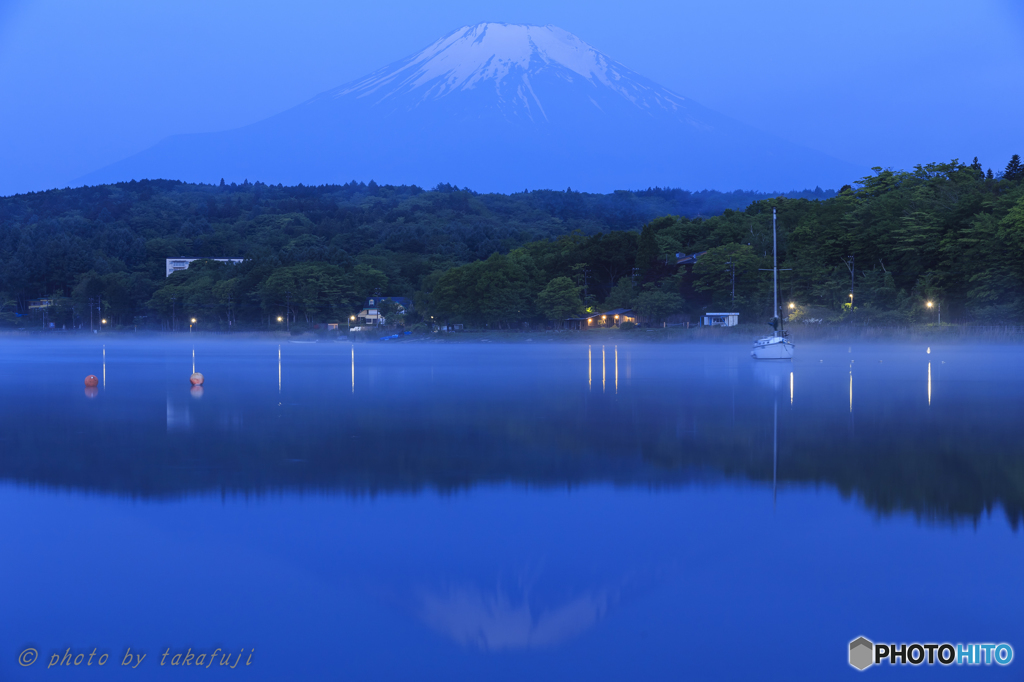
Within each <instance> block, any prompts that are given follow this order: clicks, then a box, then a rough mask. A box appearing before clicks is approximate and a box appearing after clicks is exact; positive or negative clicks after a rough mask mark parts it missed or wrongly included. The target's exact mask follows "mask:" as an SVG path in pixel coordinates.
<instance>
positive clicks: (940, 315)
mask: <svg viewBox="0 0 1024 682" xmlns="http://www.w3.org/2000/svg"><path fill="white" fill-rule="evenodd" d="M925 305H926V306H928V307H929V308H931V307H932V302H931V301H928V302H927V303H925ZM937 307H938V311H939V324H942V304H941V303H939V304H938V306H937Z"/></svg>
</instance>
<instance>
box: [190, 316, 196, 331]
mask: <svg viewBox="0 0 1024 682" xmlns="http://www.w3.org/2000/svg"><path fill="white" fill-rule="evenodd" d="M195 323H196V318H194V317H193V318H192V319H191V320H189V321H188V333H189V334H191V333H192V325H194V324H195Z"/></svg>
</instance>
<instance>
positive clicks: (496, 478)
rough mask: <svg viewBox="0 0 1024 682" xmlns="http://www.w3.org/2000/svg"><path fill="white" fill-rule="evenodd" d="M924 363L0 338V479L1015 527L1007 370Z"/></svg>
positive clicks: (669, 351) (637, 348)
mask: <svg viewBox="0 0 1024 682" xmlns="http://www.w3.org/2000/svg"><path fill="white" fill-rule="evenodd" d="M581 338H584V339H585V338H586V337H585V336H584V337H581ZM193 350H194V352H195V368H196V369H197V370H198V371H200V372H202V373H203V374H204V375H205V376H206V383H205V385H204V387H203V389H204V390H203V393H202V394H199V393H198V392H196V393H190V386H189V383H188V376H189V373H190V371H191V369H192V362H193V357H192V354H193ZM928 350H929V351H930V352H926V349H925V347H923V346H922V347H917V346H886V345H878V344H874V345H872V344H864V345H860V346H857V347H855V348H854V347H847V346H818V347H814V346H812V345H807V344H804V345H802V347H801V353H800V356H799V358H798V360H796V361H794V362H792V363H790V362H785V363H756V362H753V361H752V360H750V358H749V357H748V356H747V354H746V353H745V352H744V351H743V349H742V347H738V346H731V345H721V346H698V345H680V346H666V345H654V344H650V345H625V344H618V345H616V344H607V343H606V344H603V345H602V344H589V345H588V344H579V345H560V344H558V345H556V344H550V345H547V344H536V345H473V344H412V343H408V344H394V345H387V344H364V345H356V346H351V345H349V344H346V343H321V344H289V343H283V344H277V343H263V342H239V343H229V342H219V341H210V340H205V341H197V342H195V343H194V344H191V343H181V342H177V343H173V342H172V343H169V342H156V341H152V342H139V343H128V342H125V341H119V340H115V341H112V342H110V341H108V342H107V343H105V344H101V343H99V342H94V341H93V340H91V339H90V340H88V341H85V342H78V341H66V342H55V341H53V342H45V343H28V342H7V343H5V344H4V352H3V355H2V357H0V363H2V367H3V372H4V374H5V375H6V380H5V382H4V386H5V388H4V389H3V392H4V395H5V398H6V399H5V401H4V410H3V412H2V416H0V420H2V426H3V434H4V436H3V438H4V442H3V445H4V447H3V449H2V452H0V479H3V480H8V481H14V482H18V483H24V484H30V485H40V486H56V487H64V488H71V489H80V490H89V491H95V492H99V493H109V494H116V495H128V496H137V497H156V498H161V497H175V496H182V495H189V494H196V493H209V492H215V493H220V494H223V495H233V494H240V493H241V494H262V493H268V492H273V491H288V490H295V491H314V490H315V491H334V490H337V491H343V492H345V493H349V494H355V495H362V494H378V493H386V492H413V491H417V490H421V489H424V488H433V489H438V490H441V491H450V490H456V489H461V488H468V487H471V486H475V485H478V484H481V483H505V482H508V483H513V484H519V485H528V486H568V487H574V486H580V485H585V484H588V483H597V482H603V483H612V484H615V485H621V486H644V487H673V486H679V485H681V484H684V483H686V482H690V481H695V480H698V481H705V482H713V481H716V480H722V479H739V480H747V481H753V482H756V483H758V484H764V485H771V482H772V480H773V477H775V479H776V480H777V484H778V485H779V486H780V487H781V488H783V489H784V488H785V486H788V485H792V484H813V485H825V486H832V487H834V488H836V489H838V490H839V491H840V492H841V493H842V494H843V495H854V496H856V497H858V498H859V499H861V500H862V501H863V503H864V504H866V505H868V506H869V507H870V508H872V509H874V510H876V511H877V512H879V513H882V514H886V513H889V512H892V511H896V510H910V511H913V512H914V513H915V514H917V515H919V516H921V517H923V518H928V519H932V520H934V521H943V522H955V521H956V520H957V519H964V520H976V519H977V518H979V517H980V516H981V515H982V514H984V513H986V512H989V511H991V510H992V509H993V508H994V507H996V506H1000V507H1002V509H1003V510H1004V512H1005V513H1006V515H1007V516H1008V518H1009V520H1010V522H1011V524H1012V525H1013V526H1014V528H1016V526H1017V524H1018V523H1019V521H1020V519H1021V515H1022V511H1024V457H1022V456H1021V453H1020V450H1019V442H1020V435H1021V434H1020V430H1021V423H1020V420H1019V417H1018V414H1017V413H1018V407H1017V406H1018V405H1020V404H1021V403H1020V399H1021V393H1022V391H1024V388H1022V387H1024V384H1022V383H1021V382H1020V381H1019V380H1017V378H1016V377H1018V376H1019V375H1020V374H1021V370H1022V369H1024V360H1022V359H1021V357H1020V355H1019V353H1017V352H1016V350H1015V349H1014V348H1012V347H1001V346H990V347H986V348H985V349H984V350H983V352H979V351H978V349H976V348H971V347H967V346H958V347H949V348H930V349H928ZM90 373H97V374H102V376H103V380H102V384H101V386H100V388H99V389H98V394H97V395H96V396H94V397H93V398H92V399H89V398H88V397H86V396H83V393H82V384H81V382H82V377H84V376H85V375H87V374H90ZM14 376H30V377H32V381H30V382H24V381H21V382H17V381H15V380H13V379H12V377H14ZM776 410H777V414H778V417H777V426H776V417H775V414H776ZM776 432H777V433H776ZM776 436H777V439H778V456H777V460H778V461H777V462H773V440H774V439H775V438H776ZM437 599H439V600H440V601H438V602H437V603H442V602H444V603H453V602H452V599H453V597H452V596H451V595H448V596H446V597H438V598H437ZM481 599H483V598H481ZM445 600H448V601H447V602H445ZM456 602H458V604H459V606H458V609H461V610H463V611H466V610H472V608H476V607H470V602H472V600H470V599H469V598H468V597H466V596H465V595H463V596H461V597H459V598H458V599H456ZM485 602H487V600H483V601H481V602H480V603H481V604H483V603H485ZM500 602H501V600H500V598H499V597H497V596H494V597H492V598H490V603H493V604H499V603H500ZM452 608H455V607H452ZM488 608H489V607H488ZM495 608H497V607H495ZM479 610H481V612H486V611H487V609H486V608H483V607H481V608H480V609H479ZM491 611H493V613H494V614H496V615H494V617H495V618H496V619H498V620H501V619H502V618H505V617H506V616H505V615H502V614H504V613H505V612H504V611H501V609H497V610H494V609H491ZM511 613H512V612H509V614H511ZM499 616H500V618H499ZM516 617H519V616H516ZM441 620H444V619H443V618H442V619H441ZM496 622H497V621H496ZM495 627H497V625H496V626H495ZM531 627H532V626H531ZM485 629H486V628H485ZM485 639H487V641H488V642H489V641H490V639H489V638H487V637H485ZM499 639H500V638H499ZM496 641H497V640H496ZM488 646H490V645H489V644H488Z"/></svg>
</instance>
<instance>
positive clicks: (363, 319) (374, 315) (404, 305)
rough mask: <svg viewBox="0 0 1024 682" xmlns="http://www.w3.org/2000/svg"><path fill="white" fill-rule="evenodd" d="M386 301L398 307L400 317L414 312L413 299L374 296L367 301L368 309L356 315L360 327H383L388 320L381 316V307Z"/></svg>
mask: <svg viewBox="0 0 1024 682" xmlns="http://www.w3.org/2000/svg"><path fill="white" fill-rule="evenodd" d="M385 301H391V302H393V303H394V304H395V305H397V306H398V311H397V312H398V314H399V315H405V314H406V313H407V312H410V313H411V312H412V311H413V303H412V299H409V298H406V297H405V296H373V297H372V298H369V299H367V301H366V307H365V308H363V309H362V310H360V311H359V314H358V315H356V318H357V319H358V320H359V321H360V323H359V324H360V326H362V325H369V326H374V325H383V324H384V323H385V322H386V320H385V319H384V316H383V315H381V314H380V306H382V305H383V304H384V302H385Z"/></svg>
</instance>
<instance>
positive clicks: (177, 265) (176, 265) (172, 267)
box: [166, 258, 245, 277]
mask: <svg viewBox="0 0 1024 682" xmlns="http://www.w3.org/2000/svg"><path fill="white" fill-rule="evenodd" d="M197 260H215V261H217V262H218V263H234V264H236V265H237V264H239V263H241V262H242V261H244V260H245V259H244V258H167V259H166V261H167V277H170V276H171V275H173V274H174V273H176V272H181V271H182V270H188V266H189V264H190V263H194V262H195V261H197Z"/></svg>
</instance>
